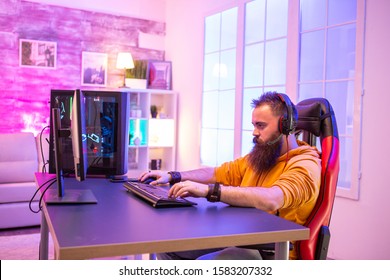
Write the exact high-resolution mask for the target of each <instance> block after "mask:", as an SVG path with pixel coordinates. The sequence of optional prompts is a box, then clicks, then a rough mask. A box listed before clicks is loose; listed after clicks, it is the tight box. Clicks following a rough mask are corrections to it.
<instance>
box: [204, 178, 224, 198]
mask: <svg viewBox="0 0 390 280" xmlns="http://www.w3.org/2000/svg"><path fill="white" fill-rule="evenodd" d="M206 199H207V201H210V202H218V201H220V200H221V186H220V185H219V183H218V182H216V183H215V184H209V191H208V193H207V196H206Z"/></svg>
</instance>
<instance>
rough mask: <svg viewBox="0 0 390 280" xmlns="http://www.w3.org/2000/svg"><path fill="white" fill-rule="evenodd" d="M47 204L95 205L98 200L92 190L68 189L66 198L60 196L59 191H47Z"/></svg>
mask: <svg viewBox="0 0 390 280" xmlns="http://www.w3.org/2000/svg"><path fill="white" fill-rule="evenodd" d="M44 201H45V203H46V204H94V203H97V199H96V197H95V195H94V194H93V193H92V191H91V190H85V189H67V190H66V192H65V194H64V196H59V195H58V191H57V190H54V189H52V190H47V191H46V192H45V195H44Z"/></svg>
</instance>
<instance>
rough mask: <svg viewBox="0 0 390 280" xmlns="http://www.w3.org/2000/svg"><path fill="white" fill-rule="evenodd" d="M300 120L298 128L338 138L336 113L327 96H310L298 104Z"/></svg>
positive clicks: (318, 134)
mask: <svg viewBox="0 0 390 280" xmlns="http://www.w3.org/2000/svg"><path fill="white" fill-rule="evenodd" d="M296 108H297V111H298V121H297V128H296V130H298V131H299V130H306V131H308V132H310V133H313V134H314V135H315V136H321V138H323V137H326V136H330V135H332V136H334V137H337V138H338V130H337V125H336V120H335V114H334V111H333V108H332V106H331V105H330V103H329V101H328V100H327V99H325V98H310V99H305V100H302V101H301V102H299V103H298V104H297V105H296Z"/></svg>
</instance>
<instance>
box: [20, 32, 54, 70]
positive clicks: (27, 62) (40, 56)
mask: <svg viewBox="0 0 390 280" xmlns="http://www.w3.org/2000/svg"><path fill="white" fill-rule="evenodd" d="M19 66H20V67H32V68H48V69H56V67H57V43H56V42H49V41H37V40H28V39H19Z"/></svg>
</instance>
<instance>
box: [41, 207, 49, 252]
mask: <svg viewBox="0 0 390 280" xmlns="http://www.w3.org/2000/svg"><path fill="white" fill-rule="evenodd" d="M39 259H40V260H47V259H49V227H48V226H47V222H46V218H45V214H44V213H43V212H42V219H41V240H40V242H39Z"/></svg>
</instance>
